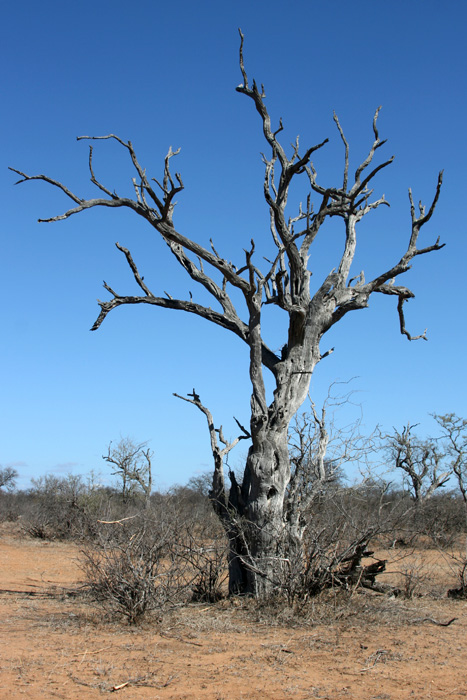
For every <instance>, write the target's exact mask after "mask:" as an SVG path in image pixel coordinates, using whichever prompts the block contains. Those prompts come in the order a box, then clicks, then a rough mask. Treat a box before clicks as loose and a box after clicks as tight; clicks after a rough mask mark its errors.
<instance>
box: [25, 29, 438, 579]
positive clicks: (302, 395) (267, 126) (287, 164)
mask: <svg viewBox="0 0 467 700" xmlns="http://www.w3.org/2000/svg"><path fill="white" fill-rule="evenodd" d="M239 62H240V71H241V75H242V82H241V84H240V85H239V86H238V87H237V88H236V89H237V91H238V92H239V93H240V94H242V95H245V96H246V97H247V98H248V99H249V100H250V101H251V102H252V103H253V105H254V107H255V109H256V111H257V113H258V115H259V118H260V121H261V125H262V130H263V134H264V138H265V141H266V143H267V147H268V152H267V154H265V155H263V161H264V180H263V193H264V198H265V201H266V203H267V206H268V209H269V222H270V233H271V244H272V246H273V251H274V252H273V255H271V256H270V258H271V259H270V260H266V265H265V266H264V263H261V265H262V268H260V263H259V261H258V260H257V256H256V255H255V252H256V246H255V241H254V240H253V239H252V240H251V242H250V244H249V246H248V248H247V249H246V250H245V251H244V259H243V260H242V261H241V262H240V263H239V264H237V265H235V264H233V263H232V262H230V261H229V260H227V259H226V258H224V257H222V255H221V254H220V253H219V252H218V250H217V248H216V247H215V244H214V242H213V241H212V239H211V241H210V246H206V247H205V246H203V245H201V244H200V243H197V242H196V241H194V240H193V239H192V238H189V237H188V236H187V235H185V234H184V233H181V232H180V231H179V230H178V229H177V228H176V226H175V223H174V211H175V204H176V197H177V195H179V194H180V193H181V192H182V190H183V189H184V185H183V180H182V177H181V175H180V174H179V173H177V172H175V173H173V170H172V163H173V158H175V157H176V156H177V154H178V153H179V150H176V151H174V150H172V148H169V151H168V153H167V155H166V157H165V160H164V166H163V172H162V177H160V178H159V179H156V178H151V177H149V176H148V175H147V170H146V168H145V167H144V166H143V165H142V164H141V163H140V161H139V159H138V157H137V155H136V152H135V150H134V148H133V145H132V143H131V141H128V142H127V141H124V140H122V139H121V138H120V137H119V136H116V135H115V134H108V135H106V136H81V137H79V140H82V139H85V140H87V141H89V142H90V145H89V172H90V177H91V182H92V183H93V185H94V186H95V187H96V189H97V191H98V192H97V196H96V197H95V198H93V199H85V198H82V197H80V196H78V195H77V194H75V193H74V192H72V191H71V190H70V189H69V188H68V187H66V186H65V185H63V184H62V183H61V182H59V181H58V180H54V179H52V178H50V177H48V176H46V175H27V174H26V173H24V172H22V171H20V170H16V169H14V168H12V170H13V171H14V172H16V173H17V174H18V175H20V178H21V179H20V180H19V181H18V182H25V181H30V180H42V181H44V182H47V183H48V184H50V185H52V186H53V187H56V188H57V189H59V190H61V191H62V192H63V194H64V195H66V197H68V199H70V200H71V201H72V207H71V208H70V209H68V210H67V211H66V212H65V213H64V214H61V215H59V216H54V217H51V218H49V219H40V221H49V222H51V221H61V220H63V219H68V218H69V217H71V216H73V215H74V214H79V213H80V212H82V211H84V210H86V209H91V208H93V207H117V208H118V207H126V208H128V209H131V210H132V211H133V212H134V213H135V214H137V215H138V216H140V217H142V218H143V219H144V220H145V221H147V222H148V224H149V225H150V226H152V227H153V228H154V229H155V230H156V231H157V232H158V233H159V234H160V236H161V237H162V239H163V240H164V241H165V243H166V244H167V246H168V247H169V249H170V251H171V253H172V254H173V255H174V256H175V258H176V260H177V262H178V263H179V264H180V265H181V266H182V267H183V268H184V269H185V270H186V272H187V274H188V275H189V277H190V278H191V279H192V280H193V281H194V282H197V283H198V284H199V285H201V286H202V287H203V288H204V290H205V291H206V292H208V293H209V295H210V296H211V297H212V299H213V300H214V302H215V303H214V308H211V306H206V305H203V304H201V303H198V302H197V301H196V300H195V299H194V298H193V297H192V295H191V293H190V295H189V297H190V298H189V299H176V298H173V297H172V296H171V295H170V294H161V291H162V290H160V291H158V290H154V291H153V290H152V289H151V288H150V286H149V285H148V284H147V283H146V282H145V279H144V276H143V274H142V272H141V271H140V267H139V265H138V264H137V263H136V262H135V260H134V259H133V257H132V255H131V253H130V251H129V250H128V248H126V247H124V246H123V245H121V244H120V243H116V246H117V248H118V250H119V251H121V253H123V255H124V256H125V258H126V260H127V263H128V265H129V267H130V269H131V272H132V274H133V277H134V279H135V281H136V283H137V285H138V287H139V289H140V293H139V294H138V295H137V296H134V295H125V294H122V293H120V292H117V291H115V290H114V289H113V288H112V287H111V286H110V285H108V284H107V283H104V287H105V289H106V291H107V292H108V293H109V295H110V299H108V300H106V301H99V306H100V313H99V315H98V317H97V319H96V321H95V323H94V325H93V327H92V329H93V330H96V329H98V328H99V327H100V325H101V324H102V322H103V321H104V319H105V318H106V316H107V314H108V313H109V312H110V311H112V310H113V309H115V308H117V307H119V306H123V305H126V304H149V305H152V306H157V307H161V308H166V309H176V310H181V311H186V312H189V313H193V314H196V315H197V316H200V317H202V318H204V319H207V320H208V321H211V322H212V323H215V324H217V325H218V326H221V327H222V328H224V329H226V330H228V331H230V332H232V333H234V334H235V335H237V336H238V337H239V338H241V339H242V340H243V341H244V342H245V343H246V345H247V346H248V348H249V359H250V367H249V374H250V380H251V387H252V393H251V417H250V426H249V430H248V431H246V430H245V429H243V428H242V427H241V426H240V429H241V433H240V437H245V436H246V435H247V434H248V435H249V436H250V437H251V448H250V450H249V453H248V458H247V463H246V467H245V473H244V477H243V483H242V484H237V483H236V482H233V483H232V489H231V493H237V495H238V497H237V498H236V500H235V503H231V504H230V507H229V508H230V509H228V512H229V513H232V510H235V509H236V510H237V511H238V514H239V515H240V516H242V517H245V518H246V519H248V521H249V522H250V523H254V524H255V527H254V528H253V529H252V530H251V538H250V541H249V543H248V547H247V550H248V557H249V561H250V572H255V573H254V576H249V575H245V576H244V577H243V579H242V583H241V586H244V588H243V589H242V590H248V591H250V592H251V591H252V590H254V591H256V592H257V591H258V585H260V584H261V582H260V583H258V581H259V578H258V576H257V575H256V574H257V572H258V571H263V575H262V581H263V582H264V581H265V580H267V579H268V580H269V578H270V577H269V575H266V574H264V571H265V570H266V569H268V568H270V566H271V564H270V562H272V561H273V560H274V557H275V556H276V554H275V552H276V550H277V537H276V535H275V533H277V532H278V531H279V530H280V529H281V528H282V527H283V526H284V527H290V528H292V529H293V525H292V523H293V522H296V521H297V520H296V518H295V517H294V518H292V519H291V520H289V521H287V518H288V516H287V512H288V508H287V505H286V503H285V501H286V498H287V488H288V484H289V482H290V478H291V469H290V459H289V453H288V448H287V439H288V427H289V423H290V420H291V419H292V417H293V416H294V415H295V413H296V412H297V410H298V409H299V407H300V406H301V405H302V403H303V401H304V400H305V399H306V397H307V394H308V389H309V385H310V378H311V375H312V372H313V370H314V368H315V366H316V365H317V363H318V362H319V361H320V360H321V359H323V357H326V356H327V355H329V354H330V352H332V350H327V351H326V352H324V353H323V354H322V353H321V351H320V342H321V340H322V338H323V336H324V335H325V334H326V332H327V331H328V330H329V329H330V328H332V327H333V326H334V325H335V324H336V323H337V322H338V321H340V320H341V319H342V318H343V317H344V316H345V315H346V314H347V313H348V312H350V311H355V310H357V309H363V308H365V307H367V306H368V303H369V298H370V296H371V295H372V294H373V292H378V293H381V294H386V295H389V296H394V297H396V298H397V309H398V315H399V321H400V330H401V333H402V334H403V335H405V336H406V337H407V338H408V339H409V340H415V339H416V338H423V339H426V332H423V333H421V334H419V335H416V336H412V335H411V334H410V333H409V331H408V330H407V328H406V323H405V318H404V304H405V302H406V301H407V300H408V299H410V298H412V297H413V296H414V294H413V292H412V291H411V290H410V289H409V288H407V287H405V286H402V285H397V284H395V280H396V278H397V277H399V275H401V274H403V273H404V272H406V271H407V270H408V269H409V268H410V266H411V264H412V261H413V260H414V258H416V257H418V256H421V255H425V254H426V253H430V252H433V251H437V250H440V249H441V248H442V247H443V245H442V244H441V243H440V242H439V238H438V239H437V240H436V241H435V242H434V243H432V244H431V245H420V244H419V235H420V231H421V229H422V227H423V226H424V225H425V224H426V223H428V222H429V221H430V219H431V217H432V215H433V212H434V210H435V207H436V204H437V202H438V198H439V195H440V191H441V184H442V172H440V173H439V176H438V182H437V185H436V189H435V194H434V197H433V200H432V202H431V204H430V206H429V207H428V208H426V207H425V206H424V205H423V204H422V203H421V202H420V204H419V205H418V208H417V207H416V206H415V203H414V199H413V196H412V192H411V191H409V201H410V210H411V219H412V222H411V230H410V233H409V235H408V242H407V246H406V248H405V250H404V251H403V252H402V255H401V256H400V258H399V259H397V260H396V261H395V262H393V263H392V264H389V265H388V267H387V268H386V269H384V270H382V271H381V272H380V274H378V275H377V276H376V277H374V278H373V279H370V280H366V278H365V274H364V271H363V270H362V271H361V272H360V273H359V274H357V275H352V274H351V266H352V262H353V260H354V256H355V252H356V247H357V232H356V231H357V224H358V223H359V222H360V221H361V219H362V218H363V217H364V216H365V215H366V214H369V213H370V212H371V211H373V210H375V209H378V207H380V206H381V205H387V201H386V200H385V198H384V195H383V196H377V195H374V190H373V182H374V180H375V178H376V176H377V175H378V173H379V172H380V171H382V170H384V169H385V168H386V167H387V166H389V165H390V164H391V163H392V161H393V158H392V157H391V158H388V159H386V160H382V161H380V162H378V156H379V154H380V150H381V148H382V147H383V146H384V144H385V140H381V139H380V136H379V132H378V115H379V111H380V110H379V108H378V109H377V110H376V113H375V115H374V118H373V126H372V132H373V135H372V139H371V142H370V145H369V150H368V155H367V156H366V158H365V159H364V160H363V162H361V163H360V165H359V166H358V167H357V169H356V171H355V173H353V174H352V173H351V172H350V160H349V144H348V142H347V140H346V137H345V134H344V130H343V128H342V126H341V124H340V122H339V119H338V117H337V115H335V114H334V122H335V125H336V128H337V131H338V133H339V137H340V139H341V140H342V144H343V148H344V167H343V176H342V181H341V183H342V184H340V185H337V186H328V185H323V184H321V183H320V182H319V181H318V174H317V170H316V168H315V166H314V163H313V157H314V154H315V153H316V152H317V151H318V150H320V149H321V148H323V146H324V145H325V144H326V143H327V139H324V140H322V141H320V142H319V143H317V144H315V145H312V146H309V147H305V148H302V147H301V145H300V143H299V139H298V137H297V139H296V140H295V143H294V144H293V145H292V147H291V151H289V150H286V148H285V147H284V145H283V143H282V142H281V140H280V135H281V132H282V131H283V124H282V120H280V121H279V124H278V125H277V126H276V127H273V126H272V123H271V117H270V115H269V112H268V110H267V107H266V94H265V91H264V87H263V86H262V85H261V87H260V88H258V85H257V83H256V82H255V80H253V81H252V82H250V80H249V78H248V75H247V72H246V69H245V64H244V57H243V34H242V33H241V32H240V57H239ZM95 141H108V142H113V143H115V144H116V145H117V146H118V147H119V148H123V149H124V150H126V151H127V154H128V157H129V159H130V161H131V166H132V168H133V171H134V172H133V177H132V190H133V192H134V196H132V197H123V196H120V195H119V194H117V193H116V192H115V191H114V190H113V189H112V187H111V186H108V185H106V184H104V183H103V182H101V180H100V179H99V178H98V177H97V175H96V172H95V169H94V161H93V143H94V142H95ZM299 179H305V181H306V183H307V187H308V190H309V193H308V196H307V198H306V201H305V203H304V204H300V206H299V207H298V209H297V210H295V211H294V212H293V213H291V214H289V213H288V209H287V202H288V197H289V193H290V191H291V187H292V185H293V184H294V183H295V182H296V181H298V180H299ZM312 200H313V201H312ZM330 217H338V218H339V219H341V220H342V224H343V229H344V231H345V236H344V245H343V252H342V255H341V256H340V258H338V259H337V260H336V264H335V266H334V268H333V269H332V270H331V271H330V272H326V271H325V273H324V275H323V277H322V278H321V280H320V282H319V286H318V288H317V291H315V292H314V294H313V295H312V293H311V290H310V277H311V274H312V273H311V271H310V269H309V265H308V264H309V257H310V246H311V245H312V243H313V242H314V241H315V239H316V237H317V236H318V233H319V232H320V229H321V227H322V225H323V223H324V222H325V221H326V220H327V219H328V218H330ZM315 274H316V275H317V273H315ZM239 297H240V299H241V300H243V301H242V307H241V308H242V310H241V311H240V306H238V304H237V299H238V298H239ZM243 302H244V303H243ZM270 305H274V306H275V307H277V308H279V309H281V310H282V311H283V312H284V313H285V314H286V315H287V317H288V332H287V338H286V339H285V343H284V345H283V346H282V350H281V351H280V352H277V351H275V350H274V349H271V348H270V347H268V345H267V344H266V342H265V340H264V336H263V333H262V327H261V324H262V318H263V314H264V312H265V311H266V310H267V309H268V307H269V306H270ZM244 308H246V311H243V309H244ZM264 367H266V368H267V369H268V370H270V372H272V374H273V377H274V381H275V390H274V398H273V400H272V402H270V403H269V402H268V399H267V396H266V388H265V382H264V378H263V368H264ZM191 403H193V404H195V405H196V406H197V408H198V409H200V410H201V411H203V413H205V415H206V417H207V419H208V424H209V430H210V435H211V445H212V447H213V453H214V461H215V464H216V466H215V472H214V481H213V494H214V499H215V503H219V499H220V500H222V501H223V502H224V503H225V508H223V509H222V512H223V513H224V514H225V513H226V512H227V510H226V509H227V495H226V493H225V491H224V487H223V482H222V481H221V480H220V479H219V478H218V477H219V474H220V467H219V458H220V457H221V456H223V455H225V453H226V452H225V451H226V450H228V449H230V444H229V443H228V442H227V441H225V440H224V439H223V437H222V435H221V432H219V433H217V434H216V433H215V430H214V428H213V423H212V419H211V418H210V416H209V415H208V412H207V409H206V408H205V407H204V406H203V405H202V404H201V402H200V401H199V397H197V395H196V393H195V392H193V395H192V400H191ZM217 435H218V436H219V439H220V441H221V443H222V442H223V443H224V448H221V447H220V446H219V445H218V443H217ZM287 522H288V524H287ZM231 524H232V523H231ZM227 529H228V531H229V532H230V534H229V537H232V539H231V541H232V542H233V541H234V540H235V538H236V536H235V534H232V529H231V528H230V530H229V528H227ZM234 529H235V528H234ZM295 535H297V533H295ZM295 535H294V536H295ZM297 536H298V535H297ZM237 539H238V538H237ZM232 546H234V545H232ZM273 551H274V553H273ZM232 561H233V559H232ZM242 575H243V574H242ZM247 579H248V580H247ZM245 581H246V583H245Z"/></svg>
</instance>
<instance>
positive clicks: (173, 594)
mask: <svg viewBox="0 0 467 700" xmlns="http://www.w3.org/2000/svg"><path fill="white" fill-rule="evenodd" d="M178 505H179V504H178ZM176 506H177V504H173V503H171V502H170V501H167V502H166V504H165V508H164V509H161V510H160V511H158V512H155V511H147V510H145V511H144V512H143V513H141V514H139V515H138V516H136V517H132V518H127V519H123V520H121V521H117V522H108V523H101V527H100V532H99V536H98V537H97V538H96V540H95V541H94V542H92V543H91V544H90V545H88V546H87V547H86V548H84V549H83V550H82V557H81V567H82V570H83V571H84V574H85V582H86V587H87V591H88V593H89V595H90V597H91V600H92V602H93V603H94V604H97V605H98V606H100V607H102V608H104V609H105V610H106V611H107V612H109V613H110V614H111V615H112V616H115V615H116V616H118V617H122V616H123V617H124V618H126V620H127V621H128V622H129V623H130V624H135V623H137V622H138V621H140V620H141V619H142V618H143V617H144V616H145V615H146V614H147V613H149V612H150V611H153V610H158V611H159V612H163V611H165V610H167V609H168V608H170V607H173V606H174V605H179V604H183V603H187V602H188V601H190V600H193V599H194V600H197V601H205V602H214V601H216V600H219V598H220V597H221V596H222V592H221V589H222V586H223V582H224V580H225V577H226V556H225V548H226V546H225V541H223V540H221V539H219V538H218V537H217V536H214V537H212V534H213V533H211V532H209V531H208V530H206V529H203V528H200V527H197V524H196V523H194V522H193V521H192V520H190V519H189V518H186V517H185V518H184V517H183V516H186V514H185V513H181V512H180V510H178V509H177V507H176ZM214 534H215V533H214ZM209 538H210V539H209Z"/></svg>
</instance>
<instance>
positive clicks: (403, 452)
mask: <svg viewBox="0 0 467 700" xmlns="http://www.w3.org/2000/svg"><path fill="white" fill-rule="evenodd" d="M415 427H416V426H414V425H410V424H408V425H406V426H405V427H404V428H403V429H402V431H400V432H399V431H398V430H396V429H395V428H394V433H393V435H391V436H388V438H387V445H388V447H387V449H388V452H389V458H390V461H391V464H392V467H393V468H394V469H398V470H400V471H402V472H403V474H404V483H405V484H406V485H407V486H408V489H409V491H410V493H411V495H412V498H413V499H414V501H415V502H416V503H418V504H420V503H423V502H424V501H427V500H428V499H429V498H431V497H432V496H433V494H434V493H435V491H436V490H437V489H439V488H441V487H442V486H444V485H445V484H446V483H447V482H448V481H449V479H450V477H451V475H452V469H451V468H448V469H446V470H445V471H441V470H442V469H443V465H444V464H445V457H446V454H445V453H444V452H443V450H442V449H440V446H439V445H438V443H437V441H436V440H435V439H433V438H428V439H426V440H421V439H420V438H418V437H417V435H415V434H414V432H413V429H414V428H415Z"/></svg>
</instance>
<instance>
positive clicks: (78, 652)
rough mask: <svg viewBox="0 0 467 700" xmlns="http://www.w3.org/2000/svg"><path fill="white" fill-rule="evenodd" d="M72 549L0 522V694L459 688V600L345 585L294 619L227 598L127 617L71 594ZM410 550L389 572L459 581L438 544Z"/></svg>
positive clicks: (466, 638) (279, 695) (437, 692)
mask: <svg viewBox="0 0 467 700" xmlns="http://www.w3.org/2000/svg"><path fill="white" fill-rule="evenodd" d="M78 554H79V550H78V548H77V547H76V546H74V545H72V544H63V543H47V542H42V541H39V540H33V539H29V538H27V537H25V536H21V535H20V534H19V532H18V529H17V528H15V527H13V526H11V525H2V526H1V527H0V557H1V562H2V565H1V567H0V698H1V699H2V700H3V699H5V700H18V699H19V698H21V699H23V698H28V699H30V700H38V699H39V698H40V699H47V700H51V699H52V698H66V699H67V700H74V699H75V698H76V699H77V698H79V699H80V700H88V699H89V700H91V699H93V698H101V697H102V696H105V695H106V694H108V693H116V694H118V696H119V698H121V700H140V699H141V700H143V699H145V698H148V699H149V698H150V699H151V700H157V699H158V698H160V699H162V700H169V699H170V700H188V699H190V700H191V699H193V700H198V699H202V700H204V699H206V700H240V699H242V700H259V699H260V698H261V700H269V699H271V700H286V699H287V698H293V699H294V700H305V698H329V699H334V698H336V699H337V698H352V699H355V700H360V699H362V700H363V699H364V700H371V699H375V700H376V699H380V700H400V699H402V700H405V699H406V698H407V699H409V698H410V699H411V700H413V699H414V698H420V699H422V698H423V700H425V699H427V698H432V699H434V700H441V699H442V698H449V699H450V700H457V699H459V698H466V697H467V602H465V601H452V600H448V599H446V598H442V597H438V598H436V597H433V596H430V597H422V598H413V599H410V600H407V599H406V600H403V599H401V598H397V599H390V598H387V597H385V596H379V595H374V594H372V593H357V592H355V593H354V595H353V596H352V597H351V598H350V599H349V598H347V599H346V601H344V602H342V601H341V602H339V603H338V604H337V603H336V604H334V605H333V602H332V598H329V597H328V600H327V603H326V605H325V604H324V603H323V602H319V601H318V602H317V603H315V604H314V605H313V606H311V607H309V608H308V609H307V611H306V613H303V616H302V618H301V619H300V617H298V618H297V616H296V615H295V616H293V615H292V611H290V610H282V611H277V613H276V614H271V612H270V611H262V610H261V609H257V608H254V606H253V605H251V604H250V605H248V603H243V604H235V602H230V601H223V602H221V603H218V604H216V605H212V606H206V605H204V606H203V605H198V606H190V607H188V608H184V609H178V610H176V611H173V612H171V613H170V614H169V615H167V616H165V617H164V618H163V619H162V620H158V619H153V620H152V621H148V622H145V623H144V624H142V625H141V626H139V627H136V628H131V627H128V626H126V625H125V624H124V623H116V622H109V621H106V620H105V618H104V616H103V614H101V613H100V612H99V611H96V610H93V609H92V608H90V607H88V606H86V605H85V603H84V601H83V600H82V598H81V597H80V596H73V595H69V593H70V592H72V591H74V590H76V589H77V587H78V586H79V581H80V576H81V573H80V570H79V568H78V565H77V556H78ZM417 557H418V559H416V560H413V559H412V560H410V561H409V560H408V559H406V560H403V561H402V562H401V561H399V562H394V564H393V565H392V566H393V571H394V573H393V576H394V577H397V576H399V578H400V580H401V582H405V583H406V584H407V582H409V583H410V585H412V584H413V585H414V586H415V587H416V585H420V586H421V585H422V583H423V584H424V585H425V586H428V587H430V586H432V588H433V576H434V577H435V578H436V586H438V588H439V589H441V588H443V587H444V590H445V589H446V588H447V587H449V586H454V585H455V583H456V582H455V577H454V575H453V573H452V572H450V571H449V569H448V568H447V567H446V565H445V564H444V563H443V560H442V559H441V558H440V556H439V555H438V554H437V553H433V552H431V553H430V552H424V553H423V552H422V553H419V554H417ZM397 572H399V573H397ZM400 572H402V573H400ZM428 574H430V577H428ZM436 586H435V588H436ZM453 617H455V618H456V620H455V621H454V622H452V623H451V624H450V625H449V626H440V625H439V624H435V622H444V623H446V622H448V621H449V620H451V619H452V618H453Z"/></svg>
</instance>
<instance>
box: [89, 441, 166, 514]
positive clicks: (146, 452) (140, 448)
mask: <svg viewBox="0 0 467 700" xmlns="http://www.w3.org/2000/svg"><path fill="white" fill-rule="evenodd" d="M153 455H154V453H153V452H152V451H151V450H150V449H149V448H148V447H147V443H146V442H141V443H139V444H137V443H135V442H134V441H133V440H132V439H131V438H129V437H126V438H121V440H120V441H119V442H118V444H117V445H114V446H112V443H110V444H109V447H108V450H107V454H106V455H103V456H102V459H104V460H105V461H106V462H108V463H109V464H112V465H113V466H114V468H115V471H113V472H112V475H114V476H117V477H118V478H119V479H120V480H121V482H122V499H123V502H124V503H126V502H127V501H128V500H129V498H130V497H131V496H134V495H135V494H138V493H140V494H141V493H142V494H143V495H144V499H145V503H146V506H148V505H149V500H150V498H151V491H152V461H151V460H152V457H153Z"/></svg>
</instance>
